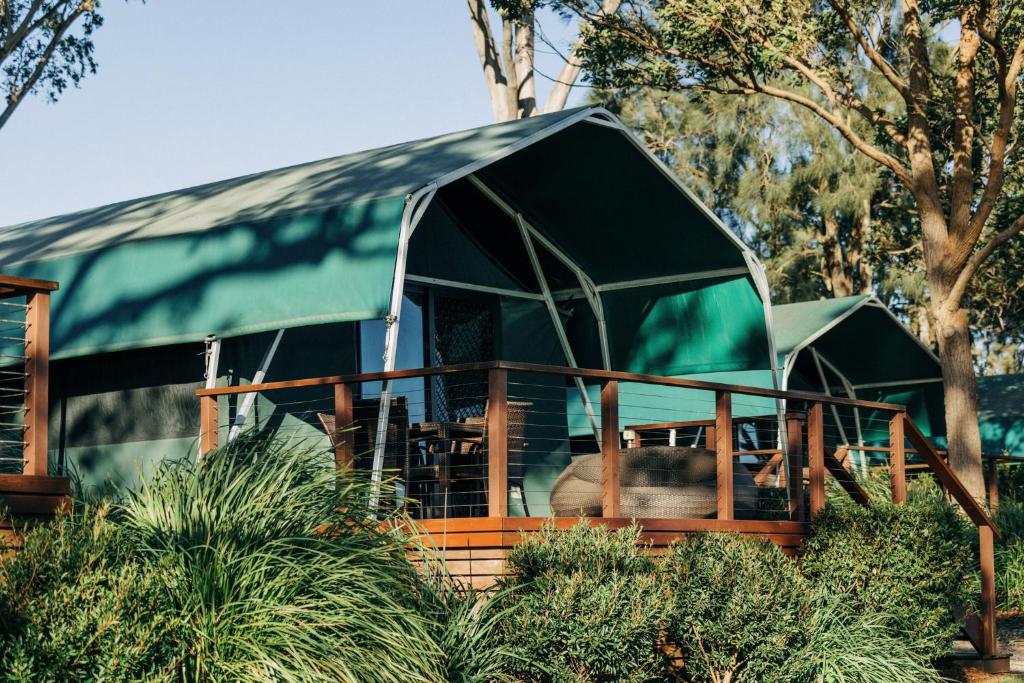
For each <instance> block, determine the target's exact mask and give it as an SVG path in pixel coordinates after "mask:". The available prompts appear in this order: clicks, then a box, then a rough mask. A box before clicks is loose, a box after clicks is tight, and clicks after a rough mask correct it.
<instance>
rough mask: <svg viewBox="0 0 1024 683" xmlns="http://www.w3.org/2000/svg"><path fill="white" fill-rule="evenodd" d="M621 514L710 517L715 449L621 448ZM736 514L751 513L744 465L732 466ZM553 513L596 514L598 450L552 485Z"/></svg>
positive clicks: (753, 495)
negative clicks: (733, 468) (733, 467)
mask: <svg viewBox="0 0 1024 683" xmlns="http://www.w3.org/2000/svg"><path fill="white" fill-rule="evenodd" d="M620 463H621V464H620V476H621V481H622V493H621V509H622V516H623V517H635V518H638V519H643V518H647V519H652V518H653V519H693V518H713V517H715V515H716V513H717V505H718V503H717V501H718V494H717V491H716V488H717V482H716V462H715V453H714V451H709V450H707V449H704V448H685V447H680V446H644V447H641V448H624V449H622V450H621V451H620ZM733 497H734V501H735V510H736V517H737V518H739V519H743V518H750V517H753V514H754V511H755V510H756V508H757V489H756V488H755V487H754V478H753V477H752V476H751V475H750V473H749V472H748V471H747V469H746V468H745V467H737V468H735V470H734V471H733ZM551 509H552V511H553V512H554V514H555V516H556V517H600V516H601V454H600V453H591V454H590V455H584V456H581V457H579V458H577V459H576V460H574V461H573V463H572V464H571V465H569V466H568V467H567V468H565V470H564V471H563V472H562V474H561V475H559V477H558V480H557V481H556V482H555V485H554V487H553V488H552V490H551Z"/></svg>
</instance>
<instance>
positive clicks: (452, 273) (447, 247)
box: [406, 202, 521, 290]
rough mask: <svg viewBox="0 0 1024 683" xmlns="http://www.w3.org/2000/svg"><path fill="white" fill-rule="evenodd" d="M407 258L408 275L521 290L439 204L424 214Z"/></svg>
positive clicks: (434, 203) (432, 205) (413, 237)
mask: <svg viewBox="0 0 1024 683" xmlns="http://www.w3.org/2000/svg"><path fill="white" fill-rule="evenodd" d="M517 237H518V236H517ZM520 242H521V240H520ZM408 258H409V261H408V267H407V269H406V271H407V272H408V273H409V274H410V275H421V276H425V277H432V278H439V279H442V280H451V281H454V282H462V283H466V284H473V285H484V286H487V287H499V288H502V289H512V290H519V289H521V287H520V285H519V283H517V282H516V281H515V280H513V279H512V278H511V277H509V276H508V275H507V274H506V273H505V271H504V269H503V268H502V267H501V264H499V263H496V262H495V261H494V260H492V258H491V257H490V256H488V254H486V253H485V252H484V251H483V249H481V247H480V245H479V244H478V243H477V242H476V241H475V240H474V239H473V238H471V237H470V236H469V235H467V234H466V232H465V231H464V230H463V229H462V228H460V227H459V226H458V225H456V223H455V221H453V220H452V218H451V215H450V214H449V213H448V212H447V211H446V210H445V209H444V208H443V205H442V204H440V203H439V202H433V203H432V204H431V205H430V207H429V208H428V209H427V210H426V212H425V213H424V214H423V218H422V219H421V220H420V222H419V225H418V226H417V227H416V232H414V233H413V236H412V240H410V243H409V257H408Z"/></svg>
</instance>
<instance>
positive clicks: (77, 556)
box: [0, 506, 183, 681]
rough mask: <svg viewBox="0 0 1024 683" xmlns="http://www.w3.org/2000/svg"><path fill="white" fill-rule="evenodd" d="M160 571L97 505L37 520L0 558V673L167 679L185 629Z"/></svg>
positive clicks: (23, 677)
mask: <svg viewBox="0 0 1024 683" xmlns="http://www.w3.org/2000/svg"><path fill="white" fill-rule="evenodd" d="M164 569H165V568H163V567H161V566H160V565H159V564H158V563H150V562H145V561H142V560H140V558H138V557H135V556H133V554H132V553H131V550H130V547H129V546H128V544H127V543H125V539H124V536H123V534H122V533H121V532H120V531H119V529H118V528H117V525H116V524H115V523H113V522H112V521H111V520H110V516H109V511H108V509H107V508H105V507H102V506H101V507H92V506H89V507H85V508H83V509H81V510H79V511H76V512H75V513H74V514H70V515H67V516H62V517H59V518H58V519H57V520H55V521H54V522H52V523H50V524H47V525H43V526H39V527H37V528H36V529H34V530H33V531H32V532H31V533H29V534H28V535H27V536H26V538H25V540H24V545H23V546H22V548H21V550H20V551H19V552H18V553H17V554H15V555H14V556H12V557H11V558H9V559H8V560H7V561H4V562H0V672H2V673H0V676H2V677H3V679H4V680H11V681H15V680H17V681H56V680H61V681H95V680H104V681H137V680H159V679H165V678H168V677H170V676H171V674H172V673H173V670H174V667H175V665H176V661H177V659H176V658H177V653H178V648H177V647H176V646H175V644H176V641H177V640H178V639H180V638H181V637H182V635H183V633H182V623H181V621H180V620H179V619H178V618H177V616H176V612H175V610H174V609H173V607H172V605H171V604H170V601H169V600H168V597H167V594H166V592H165V589H164V585H163V581H162V577H163V572H164Z"/></svg>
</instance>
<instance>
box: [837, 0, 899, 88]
mask: <svg viewBox="0 0 1024 683" xmlns="http://www.w3.org/2000/svg"><path fill="white" fill-rule="evenodd" d="M828 4H829V5H830V6H831V7H832V9H833V10H835V12H836V14H838V15H839V18H840V19H842V20H843V24H845V25H846V28H847V30H848V31H849V32H850V33H852V34H853V37H854V38H856V39H857V44H858V45H860V49H861V50H863V51H864V54H865V55H866V56H867V58H868V59H869V60H871V63H872V64H874V65H875V67H876V68H877V69H878V70H879V71H880V72H881V73H882V75H883V76H885V80H887V81H889V84H890V85H892V87H894V88H895V89H896V92H898V93H899V94H900V95H901V96H902V97H903V99H904V100H909V98H910V88H909V87H908V86H907V83H906V81H904V80H903V79H902V78H901V77H900V75H899V74H898V73H896V69H894V68H893V66H892V64H890V63H889V61H888V60H887V59H886V58H885V57H883V56H882V55H881V53H879V52H878V50H876V49H875V47H874V46H873V45H872V44H871V42H870V41H869V40H868V39H867V36H865V35H864V32H863V31H861V29H860V26H858V25H857V22H855V21H854V20H853V17H852V16H850V13H849V12H848V11H847V10H846V8H845V7H844V6H843V5H842V3H840V2H838V1H837V0H828Z"/></svg>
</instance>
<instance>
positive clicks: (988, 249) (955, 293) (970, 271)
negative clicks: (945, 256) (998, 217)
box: [942, 215, 1024, 311]
mask: <svg viewBox="0 0 1024 683" xmlns="http://www.w3.org/2000/svg"><path fill="white" fill-rule="evenodd" d="M1022 229H1024V215H1021V216H1018V217H1017V220H1015V221H1014V222H1013V223H1011V224H1010V227H1008V228H1006V229H1005V230H1003V231H1002V232H1000V233H999V234H997V235H996V236H995V237H993V238H992V239H990V240H989V241H988V244H986V245H985V246H983V247H982V248H981V249H978V250H977V251H975V252H974V253H973V254H971V257H970V258H969V259H968V260H967V263H966V264H964V268H963V270H961V271H960V275H958V276H957V278H956V282H954V283H953V287H952V288H951V289H950V290H949V294H948V295H947V296H946V300H945V301H943V302H942V305H943V306H945V307H946V308H947V309H948V310H950V311H953V310H956V309H957V308H959V307H960V300H961V299H963V297H964V293H965V292H966V291H967V285H968V284H970V281H971V278H972V277H974V274H975V273H976V272H977V271H978V269H979V268H980V267H981V266H982V264H984V263H985V260H986V259H988V257H990V256H991V255H992V254H993V253H994V252H995V251H996V249H998V248H999V247H1001V246H1003V245H1004V244H1006V243H1007V242H1009V241H1010V240H1011V239H1013V238H1014V237H1015V236H1017V235H1019V234H1020V232H1021V230H1022Z"/></svg>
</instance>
